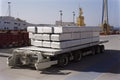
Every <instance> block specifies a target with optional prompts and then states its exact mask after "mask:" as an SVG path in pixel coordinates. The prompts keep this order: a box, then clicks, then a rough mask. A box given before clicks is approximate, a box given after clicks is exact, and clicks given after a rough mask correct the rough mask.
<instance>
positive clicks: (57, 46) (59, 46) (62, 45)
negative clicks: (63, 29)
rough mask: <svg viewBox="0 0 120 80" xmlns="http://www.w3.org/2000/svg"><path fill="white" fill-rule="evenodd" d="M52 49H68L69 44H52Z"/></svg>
mask: <svg viewBox="0 0 120 80" xmlns="http://www.w3.org/2000/svg"><path fill="white" fill-rule="evenodd" d="M51 47H52V48H59V49H63V48H67V47H68V42H67V41H65V42H51Z"/></svg>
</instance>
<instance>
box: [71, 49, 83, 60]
mask: <svg viewBox="0 0 120 80" xmlns="http://www.w3.org/2000/svg"><path fill="white" fill-rule="evenodd" d="M73 58H74V61H80V60H81V59H82V53H81V51H76V52H75V53H73Z"/></svg>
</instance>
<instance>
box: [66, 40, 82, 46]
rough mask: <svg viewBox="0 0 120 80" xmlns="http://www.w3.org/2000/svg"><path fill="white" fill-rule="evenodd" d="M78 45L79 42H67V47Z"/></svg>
mask: <svg viewBox="0 0 120 80" xmlns="http://www.w3.org/2000/svg"><path fill="white" fill-rule="evenodd" d="M80 44H81V43H80V40H71V41H68V46H69V47H73V46H78V45H80Z"/></svg>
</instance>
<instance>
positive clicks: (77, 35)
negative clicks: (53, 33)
mask: <svg viewBox="0 0 120 80" xmlns="http://www.w3.org/2000/svg"><path fill="white" fill-rule="evenodd" d="M71 35H72V39H80V33H72V34H71Z"/></svg>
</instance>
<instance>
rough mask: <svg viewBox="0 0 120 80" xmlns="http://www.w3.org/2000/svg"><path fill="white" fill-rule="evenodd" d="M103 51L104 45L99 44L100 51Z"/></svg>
mask: <svg viewBox="0 0 120 80" xmlns="http://www.w3.org/2000/svg"><path fill="white" fill-rule="evenodd" d="M104 51H105V47H104V45H101V46H100V52H101V53H103V52H104Z"/></svg>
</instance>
